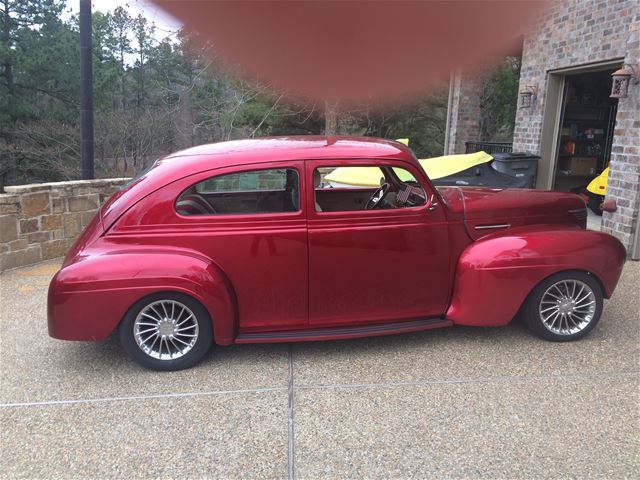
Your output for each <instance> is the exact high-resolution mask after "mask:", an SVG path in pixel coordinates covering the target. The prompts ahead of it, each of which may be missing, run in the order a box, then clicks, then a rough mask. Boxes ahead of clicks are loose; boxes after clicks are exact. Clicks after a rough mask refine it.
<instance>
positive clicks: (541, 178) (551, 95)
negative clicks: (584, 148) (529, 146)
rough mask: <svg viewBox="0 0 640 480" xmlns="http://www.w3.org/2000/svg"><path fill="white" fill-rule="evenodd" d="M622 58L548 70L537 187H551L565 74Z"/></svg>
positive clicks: (609, 66) (611, 66)
mask: <svg viewBox="0 0 640 480" xmlns="http://www.w3.org/2000/svg"><path fill="white" fill-rule="evenodd" d="M623 63H624V58H615V59H612V60H605V61H603V62H596V63H589V64H583V65H576V66H572V67H566V68H558V69H551V70H547V82H546V83H547V85H546V90H545V97H544V107H543V108H544V110H543V114H542V131H541V134H540V158H542V159H545V158H548V159H549V161H548V162H544V161H543V162H541V163H540V165H539V166H538V178H537V182H536V185H537V188H542V189H546V190H550V189H552V188H553V184H554V180H555V173H556V168H557V161H558V151H559V149H560V141H559V140H560V127H561V125H560V121H561V120H562V116H563V113H564V90H565V84H566V77H567V76H568V75H577V74H581V73H590V72H599V71H602V70H612V69H615V68H617V67H621V66H622V64H623Z"/></svg>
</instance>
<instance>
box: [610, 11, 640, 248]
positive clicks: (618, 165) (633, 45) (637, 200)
mask: <svg viewBox="0 0 640 480" xmlns="http://www.w3.org/2000/svg"><path fill="white" fill-rule="evenodd" d="M637 11H638V10H636V12H637ZM628 28H629V36H628V37H627V55H626V57H625V63H628V64H632V65H635V66H636V71H637V70H638V65H639V64H640V14H638V13H636V18H635V20H634V22H632V23H630V25H629V27H628ZM638 112H640V84H638V85H630V86H629V96H628V97H627V98H621V99H620V100H619V101H618V113H617V115H616V126H615V129H614V132H613V144H612V145H613V146H612V148H611V162H610V163H609V182H608V184H607V195H606V198H607V199H615V201H616V204H617V205H618V209H617V211H616V212H615V213H607V212H604V213H603V215H602V231H604V232H607V233H610V234H612V235H614V236H616V237H618V239H620V241H621V242H622V243H623V244H624V246H625V247H627V251H629V252H630V249H631V247H632V242H633V234H634V232H635V231H636V229H637V228H638V210H639V209H640V117H639V115H638Z"/></svg>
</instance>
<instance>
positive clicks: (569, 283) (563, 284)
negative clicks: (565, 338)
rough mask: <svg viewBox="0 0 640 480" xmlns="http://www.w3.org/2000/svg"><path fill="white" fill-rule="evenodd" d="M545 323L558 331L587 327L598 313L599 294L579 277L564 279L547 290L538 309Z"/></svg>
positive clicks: (574, 330) (576, 331)
mask: <svg viewBox="0 0 640 480" xmlns="http://www.w3.org/2000/svg"><path fill="white" fill-rule="evenodd" d="M538 313H539V315H540V319H541V320H542V324H543V325H544V326H545V328H546V329H547V330H549V331H550V332H552V333H555V334H556V335H573V334H575V333H578V332H580V331H582V330H584V329H585V328H586V327H587V326H588V325H589V324H590V323H591V321H592V320H593V318H594V316H595V313H596V295H595V293H594V292H593V290H592V289H591V287H590V286H589V285H587V284H586V283H584V282H581V281H580V280H571V279H568V280H561V281H559V282H556V283H554V284H553V285H551V286H550V287H549V288H547V289H546V290H545V292H544V293H543V294H542V299H541V300H540V306H539V309H538Z"/></svg>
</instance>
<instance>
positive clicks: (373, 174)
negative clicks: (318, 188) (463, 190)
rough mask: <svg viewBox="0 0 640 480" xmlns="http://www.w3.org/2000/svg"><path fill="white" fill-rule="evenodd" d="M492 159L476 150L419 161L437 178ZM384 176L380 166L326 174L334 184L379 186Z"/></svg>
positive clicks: (401, 174) (403, 174) (407, 176)
mask: <svg viewBox="0 0 640 480" xmlns="http://www.w3.org/2000/svg"><path fill="white" fill-rule="evenodd" d="M398 142H400V143H404V144H405V145H408V143H409V142H408V140H407V139H404V138H401V139H398ZM492 160H493V157H492V156H491V155H489V154H488V153H486V152H475V153H466V154H462V155H444V156H442V157H434V158H424V159H420V160H418V162H420V165H422V168H423V169H424V171H425V172H426V173H427V175H428V176H429V178H430V179H431V180H436V179H438V178H443V177H448V176H449V175H453V174H454V173H458V172H461V171H463V170H467V169H468V168H472V167H475V166H478V165H482V164H483V163H487V162H490V161H492ZM396 174H397V175H398V177H399V178H400V180H402V181H407V180H414V179H413V178H412V177H411V174H409V172H406V171H405V170H402V169H400V170H396ZM383 176H384V175H382V172H381V171H380V169H379V168H378V167H365V168H363V167H338V168H336V169H335V170H334V171H332V172H331V173H329V174H328V175H325V177H324V180H325V181H326V182H329V183H330V184H332V185H334V186H342V185H344V186H353V187H379V186H380V178H381V177H383Z"/></svg>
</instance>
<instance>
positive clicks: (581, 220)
mask: <svg viewBox="0 0 640 480" xmlns="http://www.w3.org/2000/svg"><path fill="white" fill-rule="evenodd" d="M569 213H570V214H571V215H572V216H573V217H574V218H575V219H576V223H577V224H578V225H580V226H581V227H582V228H587V209H586V208H576V209H575V210H569Z"/></svg>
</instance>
